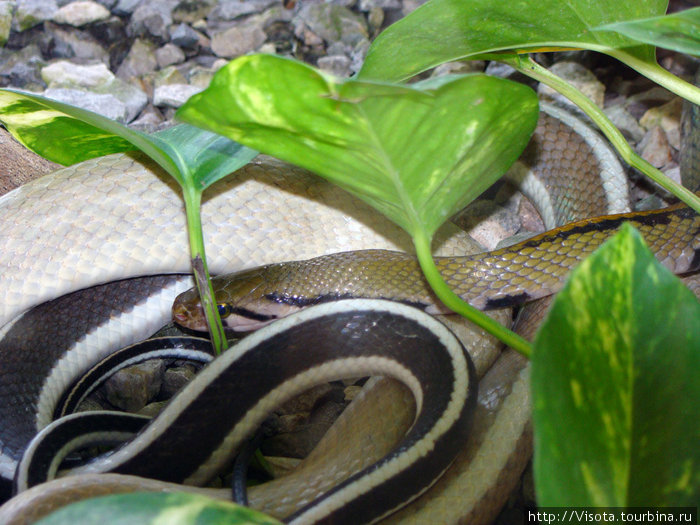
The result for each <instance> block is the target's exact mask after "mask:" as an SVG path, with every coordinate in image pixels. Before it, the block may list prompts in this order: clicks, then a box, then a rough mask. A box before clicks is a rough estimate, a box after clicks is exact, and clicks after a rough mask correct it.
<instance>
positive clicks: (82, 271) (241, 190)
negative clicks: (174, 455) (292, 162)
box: [0, 109, 627, 523]
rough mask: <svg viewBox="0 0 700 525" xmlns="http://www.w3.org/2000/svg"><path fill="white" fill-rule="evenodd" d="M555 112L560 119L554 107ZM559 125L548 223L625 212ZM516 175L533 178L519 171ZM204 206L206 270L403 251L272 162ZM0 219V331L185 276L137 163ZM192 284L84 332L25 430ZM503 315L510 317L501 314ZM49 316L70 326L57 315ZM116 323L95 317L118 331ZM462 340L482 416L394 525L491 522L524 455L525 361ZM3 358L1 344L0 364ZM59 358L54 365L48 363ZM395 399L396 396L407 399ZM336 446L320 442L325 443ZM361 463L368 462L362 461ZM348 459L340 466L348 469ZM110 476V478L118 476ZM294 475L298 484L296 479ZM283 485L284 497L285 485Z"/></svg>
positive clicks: (249, 171) (179, 248)
mask: <svg viewBox="0 0 700 525" xmlns="http://www.w3.org/2000/svg"><path fill="white" fill-rule="evenodd" d="M550 111H552V112H554V113H557V114H559V113H558V110H556V109H551V110H550ZM561 118H562V119H565V120H566V121H567V122H568V123H570V124H571V125H573V126H574V127H576V128H577V130H578V131H579V133H582V134H584V136H585V137H586V139H585V140H584V139H581V138H580V137H579V136H578V135H577V134H575V133H572V132H571V131H570V128H569V126H567V125H563V124H561V123H559V122H557V121H556V120H553V119H550V118H549V117H546V118H545V119H544V120H543V121H542V123H541V125H540V128H539V131H538V133H539V135H540V140H541V141H542V142H541V144H542V146H539V147H534V148H533V149H535V150H536V149H538V148H539V149H540V151H539V152H537V153H539V155H536V156H537V158H538V159H539V160H537V161H536V163H539V167H538V168H537V169H539V170H540V172H541V175H543V178H544V179H547V178H548V177H550V178H551V179H552V180H567V181H574V184H579V185H581V186H579V187H578V188H577V189H576V190H573V191H571V190H569V191H570V195H571V196H574V197H575V198H574V199H573V202H572V203H571V205H570V206H569V207H568V208H564V209H563V211H560V212H556V211H555V208H554V207H553V206H551V207H549V208H548V207H547V206H546V204H545V205H544V213H543V215H544V217H545V221H546V223H547V226H549V227H552V226H554V225H555V224H559V223H562V222H566V221H569V220H573V219H577V218H580V217H581V216H588V215H599V214H602V213H617V212H623V211H626V205H627V204H626V190H625V189H624V186H625V184H626V183H625V181H624V177H622V176H621V170H620V168H619V165H617V161H616V160H615V157H614V155H612V154H610V152H609V151H608V150H607V148H606V147H605V145H604V143H603V142H602V141H601V139H600V138H597V135H595V134H591V132H590V130H587V128H585V126H583V127H582V126H581V125H580V123H579V124H577V123H576V122H577V121H575V120H572V119H570V117H567V116H561ZM587 141H588V142H587ZM530 154H531V155H532V154H533V151H531V152H530ZM601 165H603V166H604V167H605V170H607V171H604V173H605V175H604V179H605V182H604V183H603V184H602V185H601V183H600V181H599V179H598V175H599V173H600V172H601V169H600V166H601ZM562 169H563V170H564V171H563V172H562V171H561V170H562ZM567 170H568V177H567V175H566V173H565V172H566V171H567ZM586 170H587V172H586ZM290 174H293V175H294V176H293V177H290V176H289V175H290ZM608 177H611V178H608ZM519 178H521V179H523V178H528V177H524V176H523V175H522V173H521V174H520V175H519ZM528 179H529V178H528ZM538 180H539V179H538ZM612 181H616V182H612ZM526 185H529V186H530V187H531V188H534V189H531V191H530V193H534V194H537V193H538V191H539V192H540V197H542V196H545V197H546V196H547V195H551V196H553V197H551V198H550V202H551V201H552V200H557V199H558V196H557V191H566V190H563V189H561V190H556V189H555V190H553V191H552V192H549V193H546V194H542V191H541V186H540V183H538V182H537V180H528V181H526ZM205 200H206V202H205V204H204V208H203V220H204V224H205V241H206V245H207V249H208V256H209V264H210V268H211V270H212V272H213V273H224V272H231V271H234V270H240V269H244V268H249V267H253V266H258V265H261V264H268V263H273V262H278V261H283V260H296V259H306V258H310V257H313V256H317V255H320V254H329V253H333V252H337V251H346V250H357V249H367V248H378V249H400V250H406V251H410V249H411V247H410V243H409V240H408V238H407V237H406V235H405V234H404V233H403V232H401V231H400V230H398V228H396V227H395V226H394V225H393V224H391V223H390V222H389V221H387V220H384V219H382V218H381V217H379V216H378V215H377V214H376V213H375V212H373V211H372V210H371V209H369V208H368V207H367V206H365V205H364V204H362V203H360V202H359V201H357V200H356V199H354V198H352V197H350V196H349V195H347V194H346V193H344V192H343V191H341V190H339V189H337V188H334V187H332V186H330V185H329V184H327V183H324V182H322V181H321V180H320V179H317V178H315V177H313V176H311V175H309V174H306V173H303V172H300V171H299V170H295V169H294V168H291V167H289V166H287V165H284V164H282V163H279V162H277V161H274V160H272V159H267V158H259V159H257V160H256V162H255V163H253V164H251V165H250V166H248V167H246V168H244V169H243V170H242V171H241V172H240V173H239V174H237V175H236V176H235V177H232V178H230V179H229V180H227V181H224V182H222V183H219V184H217V185H216V186H215V187H214V188H212V191H211V192H210V193H209V194H205ZM538 200H539V201H540V202H542V201H544V202H545V203H546V201H547V199H546V198H545V199H542V198H540V199H538ZM321 202H325V203H326V204H321ZM0 221H1V224H0V246H2V247H3V248H2V252H1V253H0V268H1V269H2V271H1V277H0V278H1V279H2V281H1V283H2V289H3V290H4V292H5V299H4V300H3V302H2V304H0V326H2V327H3V328H1V329H0V334H1V335H3V336H5V335H6V334H7V333H9V332H10V331H11V329H12V326H13V324H15V323H16V322H17V320H18V319H20V318H21V317H22V316H23V315H24V314H25V312H28V311H30V310H31V309H32V308H33V307H35V306H37V305H40V304H42V303H44V302H46V301H49V300H52V299H55V298H57V297H61V296H63V295H65V294H67V293H69V292H73V291H75V290H81V289H84V288H88V287H92V286H95V285H98V284H102V283H107V282H111V281H115V280H122V279H127V278H132V277H138V276H143V275H155V274H163V273H173V272H175V273H186V272H188V271H189V255H188V250H187V245H186V237H185V229H184V228H185V225H184V213H183V208H182V203H181V200H180V198H179V196H178V191H177V189H176V188H175V185H174V184H173V183H172V182H171V181H168V180H167V179H166V178H165V177H164V176H163V175H162V174H161V173H160V172H159V170H157V169H156V168H155V167H154V166H153V165H152V164H151V163H149V162H148V161H146V160H145V159H143V157H141V156H139V155H113V156H110V157H106V158H101V159H96V160H94V161H88V162H85V163H83V164H81V165H78V166H74V167H70V168H66V169H64V170H61V171H59V172H56V173H53V174H51V175H50V176H48V177H44V178H42V179H39V180H36V181H34V182H31V183H29V184H27V185H25V186H23V187H21V188H19V189H18V190H15V191H13V192H11V193H9V194H7V195H5V196H4V197H2V198H0ZM436 244H437V245H438V246H439V249H440V253H441V254H443V255H462V254H464V253H467V250H468V249H469V248H468V243H467V241H465V240H464V237H463V235H462V233H461V232H460V231H459V230H458V229H457V228H456V227H453V226H451V225H448V226H446V227H445V228H443V229H442V230H441V232H440V236H439V240H438V241H437V243H436ZM189 286H190V281H189V278H182V279H174V280H172V281H171V282H170V283H169V286H168V287H166V288H163V289H162V291H159V292H158V293H157V294H155V297H153V298H151V299H149V300H148V301H142V302H141V305H139V306H138V307H135V308H132V309H125V311H124V312H123V313H122V314H121V315H120V316H119V323H120V324H121V328H119V329H116V328H115V329H113V330H109V331H104V330H97V329H95V330H91V331H90V335H88V336H87V337H86V338H85V340H84V341H81V342H80V343H79V344H77V345H75V346H74V347H73V348H71V351H70V356H69V357H66V358H65V359H64V363H63V367H64V368H63V369H62V371H61V373H52V372H51V369H49V370H48V371H47V373H46V380H45V381H44V383H43V385H42V387H41V389H40V392H39V391H38V392H37V393H36V396H35V398H33V399H31V400H30V401H31V403H33V404H34V408H35V410H36V412H37V414H38V415H37V417H36V421H35V422H33V423H38V424H39V425H43V424H45V423H46V422H47V413H48V412H49V411H50V407H51V406H52V403H54V402H55V399H53V398H52V396H54V394H53V392H55V391H57V390H59V389H61V388H62V387H65V383H66V382H67V379H66V378H65V377H63V374H64V373H65V372H64V371H63V370H65V369H70V374H71V375H72V374H77V373H79V371H80V370H83V369H85V368H87V367H88V366H89V365H90V364H91V363H92V362H94V361H95V360H97V359H98V358H99V357H101V356H103V355H105V354H107V353H109V352H111V351H113V350H114V349H116V348H118V347H121V346H124V345H126V344H128V343H130V342H132V341H134V340H138V339H141V338H143V337H146V336H148V335H150V334H151V333H153V332H154V331H155V330H156V329H157V328H158V327H160V326H161V325H162V324H164V322H166V321H167V320H168V318H169V315H170V306H171V304H172V300H173V298H174V297H175V295H176V294H177V293H179V292H181V291H182V290H184V289H186V288H188V287H189ZM145 312H147V313H145ZM159 312H160V313H159ZM28 315H31V314H28ZM499 315H501V319H502V320H503V321H504V322H505V320H506V318H507V317H508V314H499ZM50 321H51V322H53V323H64V322H65V319H51V320H50ZM112 321H113V319H109V320H105V319H101V320H100V322H101V323H102V324H107V323H110V326H114V323H113V322H112ZM95 328H97V327H95ZM122 328H123V330H122ZM466 330H467V331H470V330H471V331H472V332H478V330H473V329H466ZM466 337H467V342H466V343H465V344H466V346H467V347H468V349H470V350H471V351H472V352H473V354H474V356H475V362H476V363H477V368H478V369H479V372H480V375H482V374H486V375H485V378H484V379H483V380H482V382H481V394H480V409H479V410H480V411H479V413H478V415H477V419H478V420H480V424H479V426H478V428H479V429H480V430H479V431H477V432H475V436H474V438H473V439H472V440H471V441H470V443H469V444H467V445H466V447H465V451H464V453H463V455H462V456H460V458H458V460H457V461H456V463H455V465H454V466H453V468H452V469H451V470H450V471H449V472H448V473H447V475H446V476H445V477H444V478H443V479H442V480H441V481H440V482H439V483H438V484H437V485H436V486H435V487H434V488H433V489H432V490H431V491H430V492H429V493H428V494H427V495H426V496H425V497H424V498H422V499H421V500H419V501H418V502H417V503H416V504H413V505H411V506H410V507H408V508H407V509H405V510H404V511H402V512H401V513H400V514H398V515H397V516H394V517H392V518H391V519H392V520H403V521H402V522H411V521H413V522H415V523H425V522H426V520H431V521H436V520H439V521H441V522H442V520H443V518H444V520H445V521H444V522H450V521H453V520H454V519H460V520H465V521H468V522H470V523H482V522H484V523H486V522H488V520H490V519H491V517H492V516H493V513H494V512H495V511H497V509H498V508H500V506H501V505H502V503H503V501H504V497H505V495H506V494H507V492H508V489H509V487H510V486H512V484H513V483H514V480H515V479H517V477H518V476H519V473H520V471H522V468H523V465H524V462H525V461H526V459H527V450H528V448H529V414H528V404H529V397H528V395H529V394H528V388H527V368H526V366H525V363H524V362H523V361H522V360H521V359H520V358H519V357H518V356H516V355H514V354H512V353H510V352H507V353H505V354H503V355H502V356H501V357H498V352H497V351H496V352H495V353H494V352H493V351H491V350H487V347H489V345H491V344H492V343H493V342H492V341H490V340H489V342H488V344H487V343H484V342H483V341H482V339H478V340H477V339H475V338H474V337H473V335H469V336H466ZM485 339H487V340H488V338H485ZM2 351H3V350H2V348H0V360H2V359H3V357H2V356H3V354H2ZM6 351H9V350H6ZM28 357H29V356H28ZM39 358H40V357H38V358H37V359H39ZM57 359H58V357H56V356H51V357H50V358H49V361H51V360H53V361H56V360H57ZM494 363H495V364H494ZM37 366H38V365H37ZM487 370H488V372H487ZM0 373H1V372H0ZM0 381H2V376H0ZM387 384H388V382H383V383H381V384H380V385H379V386H374V387H373V388H375V389H383V390H382V393H381V394H376V393H375V396H376V395H379V397H382V398H388V396H389V395H390V394H389V392H394V389H395V388H396V387H395V385H393V383H392V384H391V385H389V386H387ZM7 395H10V394H7ZM394 395H396V396H398V397H399V398H401V396H402V395H403V394H401V393H400V392H399V393H396V394H394ZM363 397H364V398H365V399H368V401H365V402H364V403H362V404H361V403H355V407H354V408H353V409H352V410H350V411H348V414H347V415H345V416H343V418H341V420H340V421H339V424H338V425H339V426H338V427H336V429H334V430H333V432H334V433H336V435H341V436H344V437H345V436H347V435H349V434H352V432H350V431H349V430H347V428H348V427H349V428H353V427H354V426H355V425H356V423H355V422H353V419H352V418H353V415H352V414H353V412H354V413H358V412H359V413H360V414H361V415H360V416H356V417H359V418H361V419H364V420H372V419H373V418H374V417H375V416H372V415H371V412H365V411H371V410H378V411H379V412H375V413H379V414H382V413H386V409H382V408H381V407H380V406H379V405H378V404H376V397H374V398H373V396H372V395H371V394H370V393H365V394H363ZM404 404H405V402H404ZM409 404H410V403H409ZM397 412H400V411H398V410H397ZM400 413H401V414H403V413H404V412H400ZM342 425H347V426H346V427H343V426H342ZM397 426H398V425H397ZM344 428H345V430H343V429H344ZM338 429H340V430H338ZM390 431H395V430H394V429H390ZM358 439H362V436H358ZM0 440H2V435H1V434H0ZM332 442H333V439H332V438H331V437H328V438H326V439H325V441H324V444H323V445H322V447H325V446H330V445H328V444H329V443H332ZM3 448H5V446H3ZM344 448H346V449H352V445H351V444H348V443H346V444H345V445H344ZM378 453H379V454H381V452H378ZM321 455H322V454H321V452H315V453H314V454H313V455H312V457H310V458H309V459H308V460H307V464H313V463H314V461H315V460H316V458H317V457H318V456H321ZM365 456H366V457H367V458H369V457H370V454H366V455H365ZM356 460H357V458H354V457H353V458H348V461H350V462H356ZM324 468H328V467H324ZM13 470H14V460H13V458H12V457H10V455H3V456H2V457H1V458H0V474H1V475H2V476H3V477H6V478H7V477H9V476H11V475H12V472H13ZM304 475H305V474H303V473H300V474H297V476H304ZM107 479H112V478H107ZM115 479H116V481H115V482H116V483H121V482H122V481H123V480H122V479H121V478H115ZM293 480H294V478H292V482H291V483H292V485H293V484H298V482H295V481H293ZM287 482H289V480H287ZM53 483H54V485H56V484H60V483H74V481H68V482H62V481H57V482H53ZM281 483H284V482H280V484H281ZM268 490H269V489H268ZM280 490H281V494H286V493H287V491H288V485H283V488H281V489H280ZM42 491H43V492H45V491H46V487H44V488H43V489H42ZM29 492H31V491H29ZM279 494H280V493H278V494H277V495H273V496H264V495H262V493H259V494H256V493H253V494H252V495H251V502H252V504H253V505H254V506H260V507H262V508H263V509H264V510H267V511H270V512H281V513H284V512H285V511H284V510H281V511H280V510H273V509H271V507H270V505H272V503H270V501H272V502H275V504H277V503H280V502H281V503H282V504H286V503H287V501H286V498H285V497H284V496H281V495H279ZM22 505H27V506H25V507H22ZM29 507H32V508H33V509H37V508H39V507H40V505H39V504H37V503H36V502H32V503H22V501H21V500H19V499H18V500H17V501H14V502H12V503H11V504H10V506H5V507H3V509H2V510H0V516H1V517H3V518H5V517H6V516H9V515H10V514H9V513H11V512H17V509H18V508H24V509H25V511H26V509H27V508H29ZM448 511H449V513H450V514H449V516H451V517H448ZM20 512H22V511H20ZM4 513H6V514H4ZM424 513H427V514H424ZM25 515H26V514H25ZM15 516H16V515H15ZM427 516H429V517H427ZM436 516H440V518H436ZM7 519H9V518H7Z"/></svg>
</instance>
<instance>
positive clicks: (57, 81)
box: [41, 60, 115, 88]
mask: <svg viewBox="0 0 700 525" xmlns="http://www.w3.org/2000/svg"><path fill="white" fill-rule="evenodd" d="M41 78H42V79H43V80H44V82H46V84H47V85H48V86H49V87H50V88H58V87H64V88H65V87H67V88H72V87H78V86H80V87H86V88H94V87H97V86H104V85H105V84H108V83H110V82H112V81H113V80H114V78H115V77H114V75H113V74H112V72H111V71H110V70H109V69H108V68H107V66H106V65H105V64H93V65H81V64H75V63H73V62H70V61H68V60H59V61H58V62H53V63H52V64H49V65H48V66H46V67H45V68H43V69H42V70H41Z"/></svg>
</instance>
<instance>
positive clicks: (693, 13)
mask: <svg viewBox="0 0 700 525" xmlns="http://www.w3.org/2000/svg"><path fill="white" fill-rule="evenodd" d="M596 31H615V32H617V33H619V34H621V35H625V36H626V37H629V38H632V39H634V40H637V41H639V42H644V43H645V44H652V45H655V46H658V47H663V48H666V49H673V50H674V51H679V52H681V53H688V54H691V55H700V7H695V8H693V9H686V10H685V11H680V12H678V13H674V14H672V15H665V16H655V17H652V18H645V19H643V20H631V21H629V22H618V23H616V24H607V25H604V26H600V27H597V28H596Z"/></svg>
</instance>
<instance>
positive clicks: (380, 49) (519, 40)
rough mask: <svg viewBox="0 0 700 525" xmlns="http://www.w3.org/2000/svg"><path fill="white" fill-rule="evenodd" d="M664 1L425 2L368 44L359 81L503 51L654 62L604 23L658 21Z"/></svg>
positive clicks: (407, 73) (649, 51)
mask: <svg viewBox="0 0 700 525" xmlns="http://www.w3.org/2000/svg"><path fill="white" fill-rule="evenodd" d="M666 6H667V0H634V1H633V2H611V1H610V0H541V1H538V2H523V1H519V2H503V1H501V2H495V1H493V0H469V1H465V0H431V1H430V2H427V3H426V4H424V5H422V6H421V7H419V8H418V9H416V10H415V11H413V12H412V13H411V14H410V15H408V16H406V17H405V18H403V19H401V20H399V21H398V22H396V23H395V24H393V25H392V26H390V27H389V28H387V29H386V30H385V31H383V32H382V33H381V34H380V35H379V36H378V37H377V39H376V40H375V41H374V43H373V44H372V46H371V47H370V49H369V52H368V54H367V59H366V61H365V63H364V65H363V67H362V70H361V71H360V75H359V77H360V78H362V79H385V80H401V79H406V78H409V77H411V76H413V75H415V74H417V73H419V72H421V71H425V70H426V69H429V68H431V67H434V66H436V65H438V64H441V63H443V62H447V61H450V60H458V59H463V58H467V57H472V56H474V55H480V54H483V53H493V52H496V51H504V50H514V49H517V50H520V49H528V50H536V49H538V48H551V47H559V48H561V47H565V48H566V47H569V48H570V47H574V48H586V49H592V50H595V51H601V52H612V53H611V54H613V55H614V56H617V57H618V58H620V59H621V60H623V61H624V60H625V58H624V57H627V58H629V59H631V60H632V61H634V62H643V63H654V64H655V58H654V48H653V47H651V46H647V45H642V44H640V43H639V42H637V41H635V40H630V39H629V38H627V37H625V36H623V35H620V34H618V33H613V32H608V31H600V30H597V29H596V28H597V27H598V26H601V25H604V24H611V23H615V22H624V21H628V20H634V19H638V18H647V17H652V16H658V15H663V14H664V13H665V12H666Z"/></svg>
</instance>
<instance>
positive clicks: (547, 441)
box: [532, 226, 700, 507]
mask: <svg viewBox="0 0 700 525" xmlns="http://www.w3.org/2000/svg"><path fill="white" fill-rule="evenodd" d="M698 377H700V303H699V302H698V300H697V299H696V298H695V296H694V295H693V294H692V293H691V292H690V291H689V290H688V289H687V288H686V287H684V286H683V284H682V283H681V282H680V281H679V280H678V279H677V278H676V277H675V276H673V275H672V274H671V273H670V272H669V271H668V270H666V268H664V267H663V266H661V264H659V263H658V262H657V261H656V259H654V256H653V255H652V254H651V252H650V251H649V250H648V249H647V248H646V246H645V245H644V242H643V240H642V238H641V236H640V235H639V233H638V232H637V231H636V230H634V229H633V228H632V227H631V226H626V227H624V228H623V229H622V231H621V232H620V233H618V234H617V235H616V236H615V237H614V238H613V239H611V240H610V241H609V242H607V243H606V244H605V245H603V246H602V247H601V248H600V249H599V250H597V251H596V252H595V253H594V254H593V255H592V256H591V257H590V258H589V259H587V260H586V261H584V262H583V263H582V264H581V265H580V266H579V268H577V269H576V270H574V271H573V272H572V274H571V277H570V279H569V282H568V283H567V285H566V286H565V287H564V289H563V290H562V291H561V292H559V295H557V297H556V299H555V302H554V304H553V306H552V309H551V312H550V314H549V317H548V318H547V320H546V321H545V323H544V325H543V326H542V327H541V329H540V331H539V333H538V334H537V336H536V339H535V348H534V351H533V356H532V389H533V398H534V400H535V401H534V407H533V420H534V425H535V481H536V487H537V495H538V504H539V505H541V506H554V507H560V506H612V507H627V506H696V505H697V503H698V501H700V447H698V443H700V403H699V402H698V400H700V381H698Z"/></svg>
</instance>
